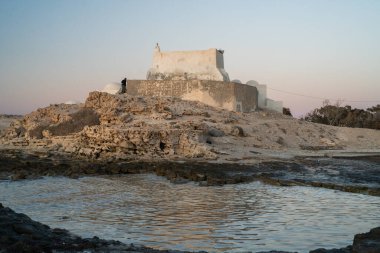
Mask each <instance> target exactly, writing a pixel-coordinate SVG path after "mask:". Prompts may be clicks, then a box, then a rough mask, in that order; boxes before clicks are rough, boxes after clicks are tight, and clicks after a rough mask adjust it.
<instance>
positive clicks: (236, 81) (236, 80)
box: [231, 79, 241, 83]
mask: <svg viewBox="0 0 380 253" xmlns="http://www.w3.org/2000/svg"><path fill="white" fill-rule="evenodd" d="M231 82H233V83H241V81H240V80H239V79H234V80H232V81H231Z"/></svg>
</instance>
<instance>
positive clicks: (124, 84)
mask: <svg viewBox="0 0 380 253" xmlns="http://www.w3.org/2000/svg"><path fill="white" fill-rule="evenodd" d="M126 92H127V78H124V79H123V80H121V90H120V92H119V94H124V93H126Z"/></svg>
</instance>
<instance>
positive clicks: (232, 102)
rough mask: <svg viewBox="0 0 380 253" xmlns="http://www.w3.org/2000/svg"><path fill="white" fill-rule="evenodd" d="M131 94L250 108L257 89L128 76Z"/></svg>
mask: <svg viewBox="0 0 380 253" xmlns="http://www.w3.org/2000/svg"><path fill="white" fill-rule="evenodd" d="M127 93H128V94H130V95H134V96H156V97H164V96H169V97H179V98H182V99H185V100H193V101H199V102H202V103H204V104H207V105H210V106H214V107H219V108H224V109H227V110H229V111H241V112H250V111H254V110H256V109H257V96H258V93H257V89H256V87H252V86H249V85H245V84H238V83H232V82H220V81H209V80H129V81H128V87H127Z"/></svg>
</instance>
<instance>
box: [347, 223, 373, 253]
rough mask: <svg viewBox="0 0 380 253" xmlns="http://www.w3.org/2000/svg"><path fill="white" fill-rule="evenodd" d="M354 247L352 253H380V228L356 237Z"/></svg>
mask: <svg viewBox="0 0 380 253" xmlns="http://www.w3.org/2000/svg"><path fill="white" fill-rule="evenodd" d="M352 247H353V249H352V253H379V252H380V227H377V228H373V229H371V230H370V231H369V232H368V233H363V234H357V235H355V237H354V243H353V246H352Z"/></svg>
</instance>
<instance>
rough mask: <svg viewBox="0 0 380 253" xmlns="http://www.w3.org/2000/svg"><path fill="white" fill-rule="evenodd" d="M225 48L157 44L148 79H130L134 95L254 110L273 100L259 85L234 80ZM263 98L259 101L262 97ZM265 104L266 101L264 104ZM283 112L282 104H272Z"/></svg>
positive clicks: (129, 90)
mask: <svg viewBox="0 0 380 253" xmlns="http://www.w3.org/2000/svg"><path fill="white" fill-rule="evenodd" d="M223 53H224V51H223V50H217V49H215V48H212V49H208V50H198V51H172V52H162V51H161V49H160V47H159V46H158V44H157V46H156V48H155V50H154V53H153V63H152V67H151V68H150V69H149V70H148V73H147V80H128V85H127V93H128V94H130V95H134V96H171V97H179V98H182V99H186V100H194V101H199V102H202V103H205V104H207V105H210V106H214V107H219V108H224V109H227V110H230V111H238V112H251V111H255V110H257V109H258V108H259V107H260V105H261V104H262V103H261V102H260V101H261V100H262V99H263V95H265V98H264V101H265V107H262V108H268V107H267V106H266V105H267V104H269V103H270V102H268V101H269V100H267V99H266V94H262V95H261V97H260V94H259V91H258V88H259V87H258V86H257V85H256V86H257V87H256V86H255V85H249V84H242V83H238V82H231V81H230V78H229V76H228V73H227V72H226V71H225V69H224V59H223ZM260 98H261V100H260V101H259V99H260ZM263 105H264V104H263ZM269 109H275V110H277V111H279V112H282V105H281V111H280V108H277V107H276V108H269Z"/></svg>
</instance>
